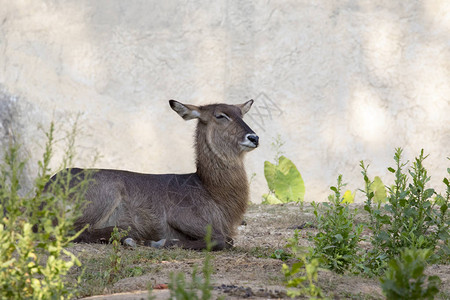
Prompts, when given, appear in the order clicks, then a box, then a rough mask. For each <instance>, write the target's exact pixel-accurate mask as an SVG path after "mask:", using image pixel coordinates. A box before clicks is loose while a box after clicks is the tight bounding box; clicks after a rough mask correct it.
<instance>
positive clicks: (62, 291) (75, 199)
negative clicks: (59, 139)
mask: <svg viewBox="0 0 450 300" xmlns="http://www.w3.org/2000/svg"><path fill="white" fill-rule="evenodd" d="M73 128H74V129H73V131H72V132H71V133H70V134H69V135H68V137H67V149H66V152H65V156H64V159H63V163H62V167H66V166H67V165H70V164H71V161H72V158H73V157H74V148H73V145H74V138H75V133H76V123H75V125H74V127H73ZM46 136H47V143H46V148H45V152H44V155H43V158H42V160H41V161H39V164H38V166H39V173H38V176H37V178H36V180H35V186H34V190H33V191H32V192H30V193H28V194H26V195H25V196H23V195H22V194H23V193H24V192H23V191H22V189H21V180H22V179H23V175H24V174H23V171H24V166H25V162H24V161H23V160H21V159H20V158H19V146H17V145H13V144H11V145H10V147H9V149H7V150H6V153H5V156H4V163H3V164H2V165H1V166H0V172H1V174H0V298H2V299H22V298H25V299H26V298H33V299H34V298H36V299H53V298H60V299H62V298H73V296H74V291H72V290H70V289H68V288H67V285H66V282H65V278H64V276H65V275H66V274H67V273H68V272H69V270H70V269H71V268H72V267H73V266H75V265H76V266H80V262H79V260H78V259H77V258H76V257H75V256H74V255H73V254H72V253H70V252H69V251H67V250H65V249H64V248H65V247H66V246H68V245H69V244H70V242H71V241H72V240H73V239H75V238H76V237H77V236H78V235H79V234H80V233H81V231H79V232H76V233H75V232H73V223H74V221H75V219H76V218H77V217H78V216H79V213H80V211H81V208H82V206H83V203H84V197H83V196H84V193H85V191H86V187H87V184H88V183H89V181H90V179H89V176H88V175H87V174H83V176H81V175H80V174H79V175H73V174H72V173H71V172H70V170H66V171H64V172H65V174H66V176H62V177H59V179H55V180H54V181H53V182H52V183H51V184H49V185H48V189H47V190H46V189H45V187H46V183H47V182H48V180H49V178H50V175H49V174H50V169H49V163H50V160H51V157H52V154H53V146H54V143H55V142H54V125H53V124H51V126H50V130H49V131H48V132H47V133H46ZM77 176H81V177H80V178H78V179H79V180H77V181H76V184H69V182H70V181H71V179H73V178H74V177H77ZM33 229H34V230H33ZM69 235H71V236H69Z"/></svg>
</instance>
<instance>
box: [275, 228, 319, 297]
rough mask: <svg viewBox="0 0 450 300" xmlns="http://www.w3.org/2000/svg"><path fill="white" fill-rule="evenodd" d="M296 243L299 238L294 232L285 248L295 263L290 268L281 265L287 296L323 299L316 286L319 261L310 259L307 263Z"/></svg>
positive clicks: (296, 232)
mask: <svg viewBox="0 0 450 300" xmlns="http://www.w3.org/2000/svg"><path fill="white" fill-rule="evenodd" d="M298 242H299V237H298V231H297V230H296V231H295V233H294V237H293V238H291V239H290V240H289V243H288V244H287V246H286V247H288V248H290V249H291V251H292V253H293V256H294V257H295V259H296V261H295V262H294V263H293V264H292V265H291V266H288V265H287V264H283V267H282V271H283V274H284V278H285V283H286V286H287V287H288V288H289V289H288V290H287V295H288V296H289V297H292V298H295V297H299V296H306V297H308V298H309V299H324V298H325V297H324V294H323V292H322V290H321V289H320V287H319V286H318V285H317V282H318V270H319V260H318V259H312V260H311V261H310V262H308V260H307V258H306V255H305V254H304V253H301V252H300V249H299V247H298Z"/></svg>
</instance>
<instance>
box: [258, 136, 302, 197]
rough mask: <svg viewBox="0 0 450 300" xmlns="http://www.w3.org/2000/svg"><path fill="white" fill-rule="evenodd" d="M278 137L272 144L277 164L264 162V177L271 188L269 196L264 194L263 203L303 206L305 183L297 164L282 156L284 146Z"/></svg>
mask: <svg viewBox="0 0 450 300" xmlns="http://www.w3.org/2000/svg"><path fill="white" fill-rule="evenodd" d="M283 144H284V143H283V142H282V141H281V138H280V136H279V135H278V136H277V138H276V140H275V142H273V143H272V147H273V148H274V150H275V152H276V155H275V164H272V163H271V162H269V161H265V162H264V176H265V178H266V181H267V185H268V186H269V191H270V192H269V194H264V195H263V198H264V201H263V203H265V204H280V203H286V202H300V204H301V205H302V204H303V200H304V196H305V183H304V182H303V178H302V176H301V174H300V172H299V171H298V169H297V167H296V166H295V164H294V163H293V162H292V161H291V160H289V159H288V158H286V157H285V156H283V155H282V153H283V152H282V151H281V147H282V146H283Z"/></svg>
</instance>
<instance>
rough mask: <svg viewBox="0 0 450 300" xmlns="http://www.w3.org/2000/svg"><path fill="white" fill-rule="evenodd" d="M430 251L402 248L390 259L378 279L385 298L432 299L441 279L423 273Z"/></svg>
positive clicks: (437, 290)
mask: <svg viewBox="0 0 450 300" xmlns="http://www.w3.org/2000/svg"><path fill="white" fill-rule="evenodd" d="M432 253H433V251H431V250H430V249H418V250H416V249H404V250H403V251H401V252H400V255H399V256H397V257H395V258H393V259H391V260H390V261H389V265H388V269H387V271H386V274H385V276H384V277H383V278H381V279H380V281H381V286H382V288H383V293H384V294H385V295H386V299H389V300H390V299H434V296H435V295H436V294H437V293H438V292H439V285H440V283H441V280H440V278H439V277H438V276H426V275H425V274H424V270H425V267H426V265H427V263H426V261H427V259H428V258H429V257H430V256H431V255H432Z"/></svg>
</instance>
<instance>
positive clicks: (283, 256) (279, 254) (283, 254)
mask: <svg viewBox="0 0 450 300" xmlns="http://www.w3.org/2000/svg"><path fill="white" fill-rule="evenodd" d="M291 257H292V254H291V253H289V252H287V251H285V250H284V249H277V250H275V251H274V252H273V253H272V254H271V255H270V258H274V259H279V260H282V261H285V260H288V259H289V258H291Z"/></svg>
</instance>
